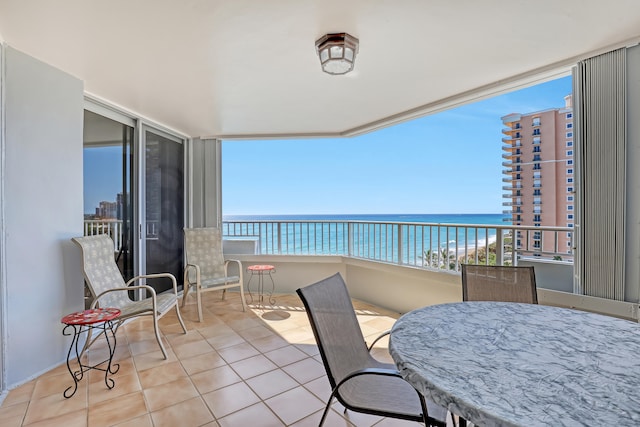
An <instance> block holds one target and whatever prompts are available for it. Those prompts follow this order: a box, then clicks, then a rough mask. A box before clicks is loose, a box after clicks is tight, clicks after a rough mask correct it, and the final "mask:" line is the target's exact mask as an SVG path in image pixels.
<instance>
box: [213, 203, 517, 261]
mask: <svg viewBox="0 0 640 427" xmlns="http://www.w3.org/2000/svg"><path fill="white" fill-rule="evenodd" d="M505 218H507V219H508V218H509V217H505V216H504V215H502V214H444V215H443V214H375V215H372V214H363V215H229V216H224V217H223V221H225V222H227V223H226V224H225V225H224V226H223V233H224V234H225V235H226V236H255V237H257V236H259V237H260V250H261V253H263V254H276V253H280V254H327V255H328V254H336V255H341V254H347V253H350V254H352V255H355V256H360V257H364V258H369V259H371V258H373V259H379V260H383V261H389V262H399V261H400V262H403V263H408V264H416V263H421V262H422V259H423V257H424V254H425V252H426V251H430V252H431V253H438V252H441V251H443V250H446V251H447V252H450V253H451V252H453V253H456V252H460V251H462V250H464V248H465V247H467V248H471V247H475V246H476V245H480V246H482V245H484V244H485V243H486V242H488V241H491V240H492V239H493V238H494V237H495V235H496V229H495V228H489V227H491V226H494V227H495V226H504V225H510V224H511V223H510V221H504V219H505ZM260 221H273V223H270V222H267V223H264V222H262V223H257V224H256V222H260ZM314 221H318V222H314ZM319 221H323V222H319ZM325 221H329V222H330V223H327V222H325ZM229 222H237V223H239V224H235V225H232V224H230V223H229ZM394 223H402V224H403V225H397V224H394ZM349 224H351V226H349ZM414 224H415V225H414ZM420 224H442V225H441V226H431V227H429V226H423V225H420ZM447 224H468V225H478V226H483V225H484V226H488V227H484V228H483V227H477V228H467V227H460V228H458V227H451V226H447Z"/></svg>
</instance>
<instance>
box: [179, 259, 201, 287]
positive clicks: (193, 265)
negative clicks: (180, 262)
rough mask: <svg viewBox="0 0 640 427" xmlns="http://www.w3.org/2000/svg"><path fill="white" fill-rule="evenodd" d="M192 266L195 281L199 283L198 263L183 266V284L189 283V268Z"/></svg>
mask: <svg viewBox="0 0 640 427" xmlns="http://www.w3.org/2000/svg"><path fill="white" fill-rule="evenodd" d="M192 268H194V269H195V270H196V281H195V283H200V266H199V265H198V264H187V265H185V266H184V285H183V286H187V285H191V281H189V270H191V269H192ZM183 289H186V288H183Z"/></svg>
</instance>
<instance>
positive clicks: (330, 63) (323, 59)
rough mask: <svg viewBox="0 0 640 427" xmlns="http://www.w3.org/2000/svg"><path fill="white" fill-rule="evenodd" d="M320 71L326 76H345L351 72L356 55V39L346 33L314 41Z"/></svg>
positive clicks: (328, 35)
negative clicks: (320, 66)
mask: <svg viewBox="0 0 640 427" xmlns="http://www.w3.org/2000/svg"><path fill="white" fill-rule="evenodd" d="M316 51H317V52H318V56H319V57H320V64H321V65H322V71H324V72H325V73H328V74H334V75H338V74H346V73H348V72H349V71H351V70H353V64H354V62H355V60H356V53H358V39H357V38H355V37H353V36H351V35H349V34H347V33H333V34H327V35H324V36H322V37H320V38H319V39H318V40H316Z"/></svg>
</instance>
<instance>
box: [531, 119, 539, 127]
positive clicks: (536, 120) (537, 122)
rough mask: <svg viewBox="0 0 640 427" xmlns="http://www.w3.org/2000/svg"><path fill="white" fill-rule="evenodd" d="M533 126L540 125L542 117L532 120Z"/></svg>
mask: <svg viewBox="0 0 640 427" xmlns="http://www.w3.org/2000/svg"><path fill="white" fill-rule="evenodd" d="M532 125H533V126H540V117H534V118H533V121H532Z"/></svg>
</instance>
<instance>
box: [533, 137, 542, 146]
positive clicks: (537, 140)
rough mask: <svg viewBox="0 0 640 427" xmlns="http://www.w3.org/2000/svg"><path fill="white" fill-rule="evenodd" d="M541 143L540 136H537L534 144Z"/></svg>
mask: <svg viewBox="0 0 640 427" xmlns="http://www.w3.org/2000/svg"><path fill="white" fill-rule="evenodd" d="M540 142H542V141H541V140H540V137H539V136H536V137H535V138H533V143H534V144H540Z"/></svg>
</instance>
